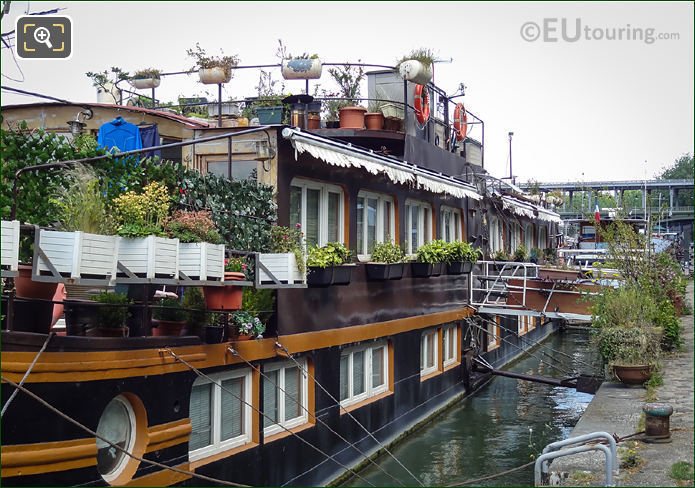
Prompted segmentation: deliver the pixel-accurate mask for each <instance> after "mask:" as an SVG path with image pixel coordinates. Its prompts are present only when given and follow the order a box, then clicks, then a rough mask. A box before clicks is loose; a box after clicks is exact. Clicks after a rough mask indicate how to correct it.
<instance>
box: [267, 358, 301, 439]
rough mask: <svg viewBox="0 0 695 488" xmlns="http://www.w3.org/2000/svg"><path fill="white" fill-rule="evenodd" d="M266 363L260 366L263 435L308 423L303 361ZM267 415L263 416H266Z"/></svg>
mask: <svg viewBox="0 0 695 488" xmlns="http://www.w3.org/2000/svg"><path fill="white" fill-rule="evenodd" d="M299 363H300V365H301V368H300V367H298V366H297V365H296V364H295V363H294V362H280V363H270V364H266V365H265V366H264V367H263V374H264V375H265V376H266V377H263V378H262V379H261V381H263V413H264V414H265V415H264V417H265V420H264V423H263V427H264V430H263V434H264V435H265V436H266V437H267V436H271V435H273V434H277V433H279V432H284V431H285V429H291V428H293V427H297V426H299V425H303V424H306V423H307V422H308V413H307V410H308V409H309V405H308V395H307V391H308V377H307V375H306V374H305V373H304V371H306V361H301V360H300V361H299ZM266 416H267V417H266Z"/></svg>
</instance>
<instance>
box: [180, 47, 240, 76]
mask: <svg viewBox="0 0 695 488" xmlns="http://www.w3.org/2000/svg"><path fill="white" fill-rule="evenodd" d="M186 54H188V56H189V57H191V58H193V59H194V60H195V65H194V66H193V67H192V68H191V70H198V76H199V77H200V82H201V83H205V84H216V83H228V82H229V80H231V79H232V70H233V69H234V68H235V67H236V66H237V65H238V64H239V57H238V56H236V55H234V56H225V55H224V52H222V50H220V56H209V55H208V54H207V52H206V51H205V49H203V48H201V47H200V44H199V43H197V42H196V44H195V47H194V48H193V49H188V50H187V51H186Z"/></svg>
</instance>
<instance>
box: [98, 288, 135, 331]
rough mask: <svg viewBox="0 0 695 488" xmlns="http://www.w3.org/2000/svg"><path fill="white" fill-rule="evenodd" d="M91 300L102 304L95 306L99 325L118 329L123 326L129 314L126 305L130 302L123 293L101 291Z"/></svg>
mask: <svg viewBox="0 0 695 488" xmlns="http://www.w3.org/2000/svg"><path fill="white" fill-rule="evenodd" d="M91 299H92V300H94V301H95V302H98V303H102V304H104V306H103V307H97V323H98V324H99V327H108V328H112V329H120V328H122V327H125V321H126V320H127V318H128V317H129V316H130V313H129V312H128V307H127V305H128V304H130V303H132V301H131V300H130V299H128V296H127V295H126V294H125V293H108V292H105V291H102V292H101V293H99V294H98V295H96V296H93V297H91Z"/></svg>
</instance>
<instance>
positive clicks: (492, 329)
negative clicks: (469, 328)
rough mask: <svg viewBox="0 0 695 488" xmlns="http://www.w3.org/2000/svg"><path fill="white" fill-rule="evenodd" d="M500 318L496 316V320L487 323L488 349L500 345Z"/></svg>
mask: <svg viewBox="0 0 695 488" xmlns="http://www.w3.org/2000/svg"><path fill="white" fill-rule="evenodd" d="M499 324H500V318H499V316H498V317H495V321H494V322H488V325H487V350H488V351H491V350H493V349H494V348H496V347H498V346H499V345H500V325H499Z"/></svg>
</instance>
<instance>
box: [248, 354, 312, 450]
mask: <svg viewBox="0 0 695 488" xmlns="http://www.w3.org/2000/svg"><path fill="white" fill-rule="evenodd" d="M297 362H298V363H299V364H300V365H301V366H297V365H296V364H295V363H294V362H291V361H283V362H279V363H270V364H268V365H267V367H266V366H264V367H263V374H266V375H267V374H268V373H270V372H273V371H282V372H283V373H282V374H279V375H278V381H277V384H278V385H279V386H280V387H281V388H282V389H283V390H284V389H285V374H284V371H285V368H288V367H289V368H299V374H300V375H301V381H302V385H301V388H302V391H301V398H300V402H301V406H300V407H299V408H300V409H301V412H302V413H301V415H300V416H299V417H294V418H292V419H290V420H285V395H286V393H285V392H283V391H282V390H279V389H278V387H277V386H274V385H273V388H274V389H275V390H277V391H278V393H279V400H278V402H279V404H278V417H280V419H281V420H280V422H279V423H277V424H273V425H269V426H268V427H265V428H264V429H263V437H269V436H271V435H274V434H278V433H280V432H284V431H285V429H292V428H294V427H299V426H300V425H304V424H306V423H308V422H309V414H308V413H307V411H308V410H309V391H308V390H309V377H308V376H307V374H306V371H307V363H306V359H304V360H302V359H299V360H298V361H297ZM263 381H264V382H265V381H268V382H269V383H270V381H269V380H268V379H267V378H265V377H263ZM271 385H272V383H271ZM261 395H263V390H262V389H261ZM263 405H264V407H265V398H263ZM264 413H265V410H264ZM265 419H266V417H265V416H264V415H261V419H260V420H261V425H262V424H263V423H265ZM283 427H284V429H283Z"/></svg>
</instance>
